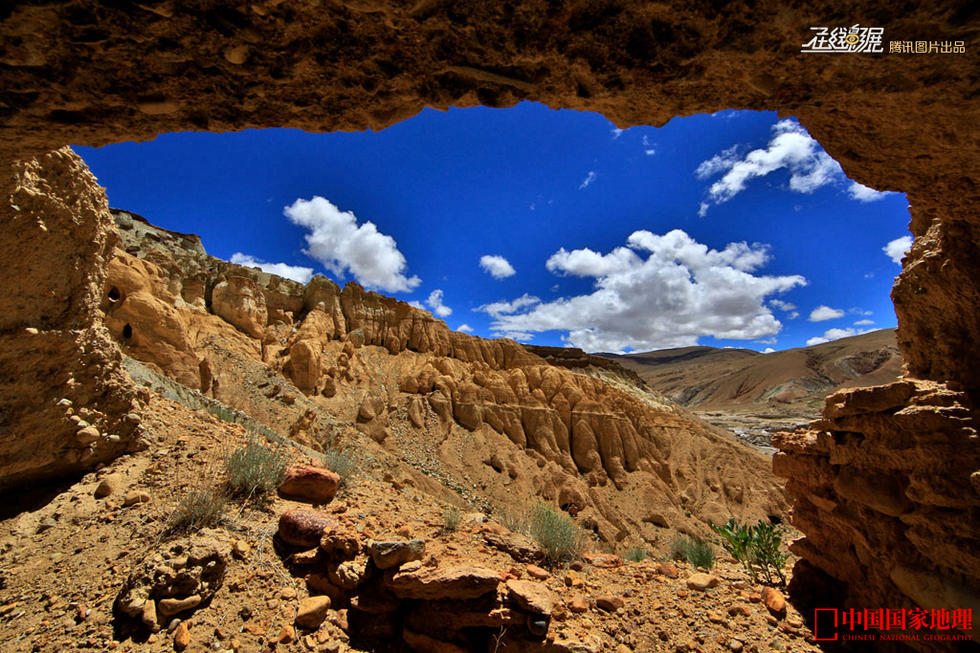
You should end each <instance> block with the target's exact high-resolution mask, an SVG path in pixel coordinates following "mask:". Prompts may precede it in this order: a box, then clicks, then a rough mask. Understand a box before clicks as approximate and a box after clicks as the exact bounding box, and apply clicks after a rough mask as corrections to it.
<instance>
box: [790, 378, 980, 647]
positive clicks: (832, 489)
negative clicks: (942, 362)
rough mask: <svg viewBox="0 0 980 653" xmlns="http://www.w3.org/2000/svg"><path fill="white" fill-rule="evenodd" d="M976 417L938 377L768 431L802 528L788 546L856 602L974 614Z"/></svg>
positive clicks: (978, 497)
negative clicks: (800, 426)
mask: <svg viewBox="0 0 980 653" xmlns="http://www.w3.org/2000/svg"><path fill="white" fill-rule="evenodd" d="M975 425H976V422H975V420H974V418H973V416H972V413H971V405H970V401H969V398H968V397H967V396H966V394H964V393H963V392H957V391H954V390H951V389H950V388H949V387H948V385H946V384H941V383H935V382H930V381H915V380H903V381H898V382H896V383H892V384H889V385H883V386H874V387H870V388H859V389H854V390H844V391H841V392H838V393H836V394H833V395H831V396H830V397H828V398H827V404H826V408H825V410H824V417H823V419H822V420H820V421H818V422H814V423H813V424H812V425H810V427H809V428H808V429H805V430H799V431H796V432H794V433H783V434H780V435H778V436H776V437H774V438H773V443H774V444H775V445H776V446H777V447H779V449H781V452H780V453H778V454H776V455H775V457H774V458H773V470H774V471H775V472H776V474H778V475H779V476H783V477H785V478H787V479H788V481H787V491H788V492H789V493H790V494H791V495H792V497H793V499H794V503H793V524H794V525H795V526H796V527H797V528H799V529H800V530H801V531H803V532H804V533H805V534H806V537H804V538H801V539H800V540H798V541H796V542H794V543H793V545H792V547H791V548H792V549H793V551H794V552H795V553H797V554H799V555H800V556H802V557H803V558H805V559H806V560H808V561H809V562H810V563H811V564H812V565H815V566H816V567H818V568H819V569H821V570H823V571H824V572H825V573H827V574H828V575H830V576H832V577H834V578H836V579H838V580H841V581H844V582H845V583H846V585H847V588H848V597H847V601H848V603H849V604H850V605H853V606H855V607H862V608H863V607H872V606H874V607H880V606H887V607H899V606H903V607H912V606H913V605H915V606H926V607H930V608H948V609H950V610H954V609H963V608H972V609H973V611H974V614H977V613H978V612H980V598H978V597H980V471H978V470H980V447H978V446H977V445H978V435H977V431H976V428H975ZM832 607H839V606H832ZM974 632H976V631H974ZM974 639H975V640H977V641H980V635H976V634H975V635H974Z"/></svg>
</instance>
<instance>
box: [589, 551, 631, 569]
mask: <svg viewBox="0 0 980 653" xmlns="http://www.w3.org/2000/svg"><path fill="white" fill-rule="evenodd" d="M582 559H583V560H585V561H586V562H588V563H589V564H590V565H592V566H593V567H602V568H604V569H613V568H615V567H621V566H622V565H623V559H622V558H620V557H619V556H618V555H614V554H612V553H583V554H582Z"/></svg>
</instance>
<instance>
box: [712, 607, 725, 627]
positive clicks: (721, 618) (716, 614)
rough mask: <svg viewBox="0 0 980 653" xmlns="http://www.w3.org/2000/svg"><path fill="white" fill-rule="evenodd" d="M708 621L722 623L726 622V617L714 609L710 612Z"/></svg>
mask: <svg viewBox="0 0 980 653" xmlns="http://www.w3.org/2000/svg"><path fill="white" fill-rule="evenodd" d="M708 621H710V622H711V623H713V624H721V623H725V617H724V616H722V614H721V613H720V612H715V611H714V610H712V611H711V612H709V613H708Z"/></svg>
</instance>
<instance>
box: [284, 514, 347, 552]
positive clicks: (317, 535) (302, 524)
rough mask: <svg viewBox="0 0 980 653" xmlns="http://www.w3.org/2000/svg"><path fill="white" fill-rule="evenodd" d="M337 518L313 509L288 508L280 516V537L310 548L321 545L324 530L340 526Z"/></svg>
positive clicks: (286, 541) (295, 544) (290, 542)
mask: <svg viewBox="0 0 980 653" xmlns="http://www.w3.org/2000/svg"><path fill="white" fill-rule="evenodd" d="M339 525H340V524H339V522H338V521H337V518H336V517H334V516H332V515H328V514H325V513H322V512H314V511H312V510H301V509H296V510H287V511H286V512H284V513H282V515H281V516H280V517H279V538H280V539H281V540H282V541H283V542H285V543H286V544H291V545H292V546H298V547H302V548H304V549H310V548H312V547H314V546H319V544H320V540H321V538H323V533H324V531H326V530H328V529H335V528H337V527H338V526H339Z"/></svg>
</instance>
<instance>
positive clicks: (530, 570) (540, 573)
mask: <svg viewBox="0 0 980 653" xmlns="http://www.w3.org/2000/svg"><path fill="white" fill-rule="evenodd" d="M527 575H528V576H530V577H531V578H537V579H538V580H545V579H547V578H550V577H551V574H549V573H548V572H547V571H546V570H544V569H542V568H541V567H539V566H537V565H528V566H527Z"/></svg>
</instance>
